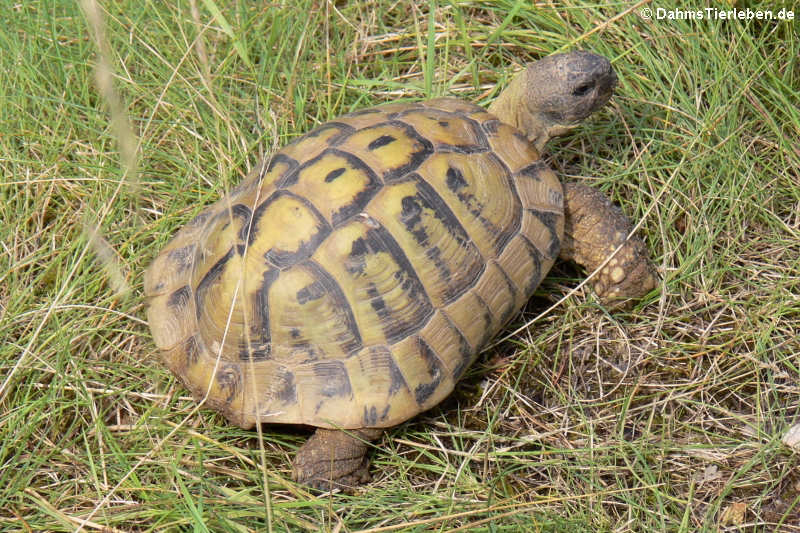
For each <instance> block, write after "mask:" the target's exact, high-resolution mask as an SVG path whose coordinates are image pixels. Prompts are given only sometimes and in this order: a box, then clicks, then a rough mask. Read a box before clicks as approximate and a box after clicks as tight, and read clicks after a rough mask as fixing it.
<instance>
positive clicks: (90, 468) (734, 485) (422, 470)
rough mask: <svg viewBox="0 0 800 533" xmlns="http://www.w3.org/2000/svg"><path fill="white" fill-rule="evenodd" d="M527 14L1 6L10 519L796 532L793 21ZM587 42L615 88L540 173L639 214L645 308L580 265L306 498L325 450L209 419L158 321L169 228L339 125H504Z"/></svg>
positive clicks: (799, 78) (2, 422)
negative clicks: (648, 283)
mask: <svg viewBox="0 0 800 533" xmlns="http://www.w3.org/2000/svg"><path fill="white" fill-rule="evenodd" d="M731 3H734V4H735V3H736V2H727V3H726V5H727V4H731ZM531 6H532V3H529V2H512V1H510V0H494V1H491V2H490V1H452V2H445V1H440V2H433V1H431V2H426V3H424V5H423V4H422V3H419V2H407V1H405V0H399V1H388V0H374V1H371V2H363V3H347V2H333V1H330V2H323V1H314V2H312V1H308V0H301V1H298V2H274V3H261V2H246V1H230V2H222V1H221V0H204V1H203V2H195V1H194V0H190V1H188V2H163V3H162V2H157V3H137V2H127V1H122V2H100V3H99V5H97V4H96V3H95V2H94V1H92V0H86V1H84V2H81V3H72V2H60V1H57V0H49V1H48V0H40V1H30V2H6V3H5V4H4V5H3V6H2V7H3V9H0V20H2V22H3V24H2V26H1V27H0V48H2V51H3V53H2V54H0V95H1V96H2V105H1V106H0V169H1V170H2V174H1V176H2V177H1V178H0V221H2V222H0V339H3V342H2V343H0V529H2V530H3V531H75V530H78V529H80V530H103V531H151V530H152V531H183V530H190V529H194V530H197V531H265V530H272V531H289V530H291V531H363V530H366V531H376V532H377V531H400V530H403V531H412V530H413V531H422V530H429V529H435V530H441V531H444V530H447V531H453V530H470V531H571V532H576V531H615V532H624V531H753V532H755V531H787V532H791V531H800V503H799V502H800V474H798V471H799V469H798V463H799V462H800V458H799V456H798V451H797V450H796V449H793V448H792V447H791V446H789V445H787V444H785V443H783V442H782V441H781V438H782V437H783V436H784V435H786V434H787V432H788V431H789V428H790V427H791V426H793V425H795V424H798V423H800V384H799V383H800V379H799V378H800V357H799V355H800V341H798V336H797V332H798V331H800V259H798V258H799V257H800V215H798V213H800V185H798V184H800V149H798V144H797V139H798V138H800V115H798V112H797V101H798V97H799V96H800V66H799V63H798V57H800V39H798V33H797V30H798V23H797V18H798V17H800V12H797V10H796V11H795V13H794V17H795V20H794V21H787V20H781V19H777V18H775V19H773V20H763V19H757V18H751V19H749V20H748V19H747V18H745V19H739V18H733V19H731V18H728V19H721V18H719V17H716V18H715V17H712V18H708V17H706V18H704V19H700V20H698V19H697V18H696V17H695V18H694V20H680V19H676V17H672V18H671V19H670V18H662V19H659V18H658V11H657V8H659V7H663V6H660V5H654V4H652V3H649V2H647V1H642V2H637V3H630V2H622V3H618V4H613V5H611V6H609V7H598V4H597V3H596V2H577V1H567V2H563V3H557V4H550V3H548V4H547V5H546V6H543V7H542V6H539V7H531ZM789 7H790V4H788V3H787V8H785V10H784V17H785V16H786V13H785V11H786V9H789ZM728 9H729V10H730V9H732V8H730V7H729V8H728ZM739 9H749V10H751V11H754V10H759V11H762V12H763V11H765V10H768V9H771V10H772V11H773V13H772V14H773V16H776V17H777V16H778V15H779V10H780V8H775V7H773V6H772V5H771V3H764V4H763V5H762V7H761V8H759V7H756V6H754V5H750V6H749V7H748V8H742V7H741V6H739ZM647 10H650V11H647ZM684 13H685V12H684ZM687 16H688V15H687ZM743 16H744V17H747V12H746V11H744V15H743ZM648 17H649V18H648ZM683 18H684V19H685V18H686V17H683ZM573 49H585V50H589V51H592V52H594V53H598V54H602V55H604V56H606V57H608V58H609V59H611V61H612V63H613V65H614V68H615V69H616V71H617V73H618V75H619V77H620V84H619V87H618V89H617V94H616V96H615V97H614V99H613V100H612V103H611V105H610V106H608V107H607V108H606V109H605V110H603V111H601V112H600V113H598V114H597V115H596V116H594V117H593V118H592V119H591V120H589V121H588V122H587V123H586V124H584V125H582V126H580V127H579V128H577V129H576V130H575V131H574V132H572V133H570V134H569V135H567V136H566V137H563V138H561V139H558V140H557V141H555V142H553V143H551V145H550V146H549V152H548V154H547V156H546V160H547V162H548V163H549V164H550V165H551V166H552V168H553V169H555V170H556V171H557V173H558V174H559V175H560V176H561V177H563V179H564V180H566V181H580V182H585V183H589V184H592V185H594V186H597V187H599V188H600V189H602V190H603V191H605V192H606V193H607V194H608V195H609V196H610V197H611V198H613V199H614V201H615V202H617V203H618V204H619V205H620V206H621V207H622V208H623V209H624V210H625V212H626V213H628V215H629V216H630V217H631V219H632V220H633V221H634V222H635V223H637V224H638V225H639V234H640V235H641V236H642V237H643V238H644V239H645V241H646V243H647V246H648V248H649V250H650V251H651V253H652V255H653V257H654V260H655V263H656V265H657V268H658V272H659V276H660V277H661V283H660V285H659V287H658V288H657V289H656V290H655V291H653V292H652V293H651V294H650V295H648V296H647V297H646V298H645V299H644V300H643V301H641V302H640V303H638V304H637V305H636V306H635V307H633V308H632V309H630V310H628V311H623V312H619V311H614V312H609V311H608V310H607V309H605V308H603V307H602V306H601V305H600V304H599V303H598V302H597V300H596V298H595V297H594V295H593V294H592V293H591V291H590V290H589V289H588V286H583V287H580V288H578V289H577V290H575V288H576V287H577V286H578V283H579V282H580V281H581V280H582V279H583V273H582V272H580V271H578V270H577V269H575V267H573V266H570V265H560V266H558V267H557V268H556V269H554V271H553V272H552V273H551V275H550V276H549V277H548V278H547V280H546V281H545V283H544V284H543V285H542V286H541V287H540V289H539V291H538V292H537V294H536V295H535V296H534V298H532V299H531V301H530V303H529V304H528V306H527V307H526V309H525V311H524V312H523V313H522V314H521V315H520V316H518V317H516V318H515V319H514V320H513V321H512V322H511V323H510V324H509V326H508V328H507V330H506V331H505V332H504V333H503V334H502V335H501V336H500V337H499V338H498V340H497V342H495V343H493V344H492V345H491V346H490V347H489V348H488V349H487V350H486V351H485V352H484V353H483V354H482V355H481V357H480V358H479V360H478V362H477V363H476V364H475V365H474V366H473V368H472V369H471V370H470V371H469V373H468V375H467V376H466V378H465V379H464V381H463V383H462V384H461V386H459V387H458V389H457V390H456V392H455V393H454V394H453V395H452V396H451V397H450V398H448V400H447V401H445V402H444V403H442V404H441V405H440V406H439V407H437V408H435V409H433V410H431V411H429V412H427V413H424V414H423V415H421V416H419V417H417V418H415V419H413V420H411V421H409V422H408V423H406V424H403V425H402V426H400V427H397V428H394V429H392V430H391V431H389V432H388V433H387V434H386V436H385V437H384V438H383V439H382V440H381V441H379V442H377V443H376V445H375V449H374V450H373V452H372V458H373V466H372V470H371V471H372V481H371V482H370V483H369V484H368V485H366V486H364V487H363V488H361V489H358V490H356V491H355V492H354V493H353V494H342V493H338V492H337V493H334V494H328V495H325V496H322V497H314V496H312V495H310V494H309V493H308V492H307V491H306V489H305V488H303V487H301V486H298V485H295V484H294V483H293V482H292V481H291V470H290V468H291V467H290V461H291V458H292V457H293V454H294V452H295V451H296V449H297V448H298V447H299V446H300V445H301V444H302V442H303V440H304V439H305V437H306V436H307V434H308V433H307V431H304V430H303V429H298V428H291V427H285V426H264V427H263V428H262V430H261V431H244V430H240V429H237V428H235V427H232V426H230V425H229V424H227V423H226V422H225V421H224V420H223V419H222V418H221V417H220V416H219V415H217V414H215V413H213V412H210V411H207V410H204V409H200V410H197V409H196V404H195V402H194V401H193V400H192V399H191V397H189V395H188V393H187V392H186V390H185V389H184V388H183V387H182V386H181V385H180V384H179V383H178V382H177V381H176V380H175V379H174V378H173V377H172V376H171V375H170V374H169V372H168V371H166V370H165V369H164V367H163V366H161V365H160V363H159V361H158V356H157V350H156V349H155V346H154V344H153V342H152V339H151V337H150V333H149V331H148V329H147V326H146V324H145V321H144V308H143V298H142V273H143V271H144V269H145V268H146V266H147V265H148V264H149V262H150V261H151V260H152V258H153V257H154V256H155V254H156V253H157V251H158V249H159V248H160V247H161V246H163V244H164V243H165V242H166V240H167V239H168V238H169V235H170V234H171V233H172V232H174V231H175V230H176V229H177V228H179V227H180V226H181V225H182V224H184V223H185V222H187V221H188V220H190V219H191V218H192V216H193V215H195V214H196V213H198V212H199V211H200V210H201V209H202V207H203V206H204V205H208V204H209V203H211V202H213V201H215V200H216V199H217V198H219V196H220V195H221V194H223V193H224V192H225V191H228V190H230V189H231V188H232V187H234V186H235V185H236V184H238V183H239V181H240V180H241V178H242V177H243V176H244V175H245V174H246V173H247V172H248V171H249V169H250V168H252V167H253V166H254V165H255V164H256V163H257V162H258V160H259V159H260V158H261V157H262V156H263V155H264V154H266V153H269V152H270V151H272V150H273V149H274V148H275V147H278V146H280V145H282V144H285V143H286V142H288V141H290V140H291V139H293V138H295V137H296V136H297V135H300V134H302V133H303V132H305V131H308V130H310V129H311V128H313V127H314V126H315V125H317V124H319V123H321V122H324V121H326V120H328V119H330V118H333V117H335V116H337V115H338V114H341V113H343V112H348V111H351V110H355V109H359V108H363V107H367V106H370V105H374V104H380V103H384V102H390V101H397V100H400V99H404V100H410V99H420V98H426V97H436V96H443V95H450V96H458V97H462V98H465V99H468V100H470V101H474V102H477V103H479V104H481V105H487V104H488V103H489V102H490V101H491V100H492V99H493V98H494V97H495V96H496V94H497V90H496V88H495V87H496V85H497V84H500V85H502V84H503V83H505V82H506V81H507V80H508V78H509V76H511V75H512V74H513V73H514V72H516V71H517V70H519V69H520V68H521V67H522V65H523V64H524V63H525V62H526V61H530V60H534V59H537V58H539V57H543V56H545V55H548V54H551V53H556V52H559V51H565V50H573ZM565 295H568V296H567V297H566V298H564V299H563V300H562V297H564V296H565Z"/></svg>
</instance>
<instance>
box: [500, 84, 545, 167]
mask: <svg viewBox="0 0 800 533" xmlns="http://www.w3.org/2000/svg"><path fill="white" fill-rule="evenodd" d="M528 92H529V89H528V86H527V69H526V70H523V71H522V72H520V73H518V74H517V75H516V76H514V78H513V79H512V80H511V83H509V84H508V87H506V88H505V89H503V90H502V91H501V92H500V94H499V95H497V98H496V99H495V101H494V102H492V103H491V105H490V106H489V113H491V114H493V115H494V116H496V117H497V118H498V119H500V122H503V123H505V124H508V125H509V126H514V127H515V128H517V129H518V130H520V131H521V132H522V133H524V134H525V136H526V137H528V140H529V141H530V142H531V144H533V146H534V147H535V148H536V150H537V151H539V152H540V153H541V151H542V149H543V148H544V145H545V143H546V142H547V141H548V140H549V139H550V135H549V128H548V127H547V125H546V124H544V123H543V122H542V120H541V117H540V116H538V114H535V113H531V112H530V110H528V106H527V105H526V103H525V100H526V96H527V94H528Z"/></svg>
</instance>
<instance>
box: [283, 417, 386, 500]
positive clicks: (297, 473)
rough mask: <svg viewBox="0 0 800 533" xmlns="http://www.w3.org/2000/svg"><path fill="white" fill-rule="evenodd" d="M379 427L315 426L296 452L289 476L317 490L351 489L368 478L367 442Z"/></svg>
mask: <svg viewBox="0 0 800 533" xmlns="http://www.w3.org/2000/svg"><path fill="white" fill-rule="evenodd" d="M382 433H383V430H380V429H359V430H336V429H324V428H318V429H317V430H316V432H314V434H313V435H312V436H311V437H310V438H309V439H308V440H307V441H306V443H305V444H303V446H301V447H300V449H299V450H298V451H297V455H296V456H295V459H294V462H293V463H292V479H294V480H295V481H298V482H300V483H303V484H304V485H309V486H311V487H313V488H315V489H318V490H326V491H327V490H331V489H334V488H343V489H346V488H352V487H355V486H356V485H360V484H362V483H366V482H367V481H369V460H368V458H367V450H368V448H369V442H370V441H373V440H376V439H378V438H379V437H380V436H381V434H382Z"/></svg>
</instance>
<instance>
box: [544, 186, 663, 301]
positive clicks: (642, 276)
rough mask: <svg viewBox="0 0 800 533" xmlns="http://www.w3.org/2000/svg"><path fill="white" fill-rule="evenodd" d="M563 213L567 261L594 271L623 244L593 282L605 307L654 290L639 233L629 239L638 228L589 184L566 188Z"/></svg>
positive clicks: (652, 274) (652, 273)
mask: <svg viewBox="0 0 800 533" xmlns="http://www.w3.org/2000/svg"><path fill="white" fill-rule="evenodd" d="M564 214H565V221H564V240H563V242H562V243H561V252H560V253H559V257H561V258H562V259H566V260H570V261H575V262H576V263H578V264H579V265H581V266H583V267H584V268H585V269H586V271H587V272H589V273H591V272H594V270H595V269H597V268H598V267H599V266H600V265H602V264H603V262H605V260H606V259H607V258H608V257H609V256H610V255H611V254H613V253H614V250H616V249H617V247H618V246H620V245H622V248H620V250H619V251H618V252H617V253H616V255H614V257H613V258H612V259H611V260H610V261H609V262H608V263H606V265H605V266H604V267H603V268H602V269H601V270H600V271H599V272H598V273H597V274H596V276H595V277H594V278H593V280H592V286H593V287H594V290H595V292H596V293H597V295H598V296H599V297H600V300H601V301H602V302H603V303H604V304H606V305H609V306H611V307H614V306H618V305H620V304H622V303H624V302H623V301H624V300H628V299H631V298H641V297H642V296H644V295H645V294H647V293H648V292H650V291H651V290H652V289H653V288H655V286H656V280H657V278H656V273H655V269H654V268H653V265H652V263H651V262H650V259H649V258H648V253H647V248H646V247H645V245H644V242H642V240H641V239H640V238H639V237H637V236H635V235H633V236H631V238H630V239H628V240H627V241H626V240H625V238H626V237H627V236H628V234H629V233H630V232H631V230H632V229H633V227H632V226H631V223H630V221H629V220H628V218H627V217H626V216H625V215H624V214H622V211H621V210H620V209H619V208H618V207H617V206H615V205H613V204H612V203H611V201H609V199H608V198H606V197H605V196H604V195H603V193H601V192H600V191H598V190H597V189H593V188H592V187H588V186H586V185H580V184H576V183H568V184H566V185H564Z"/></svg>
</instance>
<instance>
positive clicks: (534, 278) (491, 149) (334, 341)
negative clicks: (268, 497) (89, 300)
mask: <svg viewBox="0 0 800 533" xmlns="http://www.w3.org/2000/svg"><path fill="white" fill-rule="evenodd" d="M563 227H564V217H563V191H562V188H561V184H560V183H559V182H558V180H557V178H556V176H555V175H554V173H553V172H552V171H551V170H549V169H548V168H547V167H546V166H545V165H544V164H543V163H542V162H541V161H540V159H539V154H538V153H537V152H536V150H535V149H534V148H533V147H532V145H531V144H530V143H529V142H528V141H527V139H526V138H525V136H524V135H523V134H522V133H520V132H519V131H517V130H516V129H515V128H513V127H511V126H509V125H506V124H503V123H501V122H500V121H499V120H497V118H495V117H494V116H493V115H491V114H490V113H488V112H487V111H485V110H484V109H482V108H480V107H478V106H475V105H473V104H469V103H466V102H462V101H460V100H456V99H449V98H442V99H437V100H431V101H427V102H423V103H418V104H404V103H403V104H389V105H385V106H381V107H376V108H372V109H367V110H364V111H358V112H355V113H351V114H349V115H345V116H342V117H340V118H338V119H336V120H334V121H332V122H328V123H326V124H324V125H322V126H320V127H318V128H317V129H315V130H314V131H312V132H311V133H309V134H307V135H305V136H303V137H301V138H299V139H297V140H296V141H294V142H292V143H291V144H289V145H288V146H286V147H284V148H283V149H282V150H280V151H279V152H277V153H276V154H275V155H273V156H272V157H271V158H270V159H269V160H268V161H267V162H265V163H262V164H261V165H260V166H259V167H258V168H256V169H255V170H254V171H253V173H251V175H250V176H249V177H248V178H247V179H246V180H245V181H244V182H243V183H242V184H241V185H240V186H238V187H237V188H236V189H234V190H233V191H231V193H230V194H229V195H228V196H226V197H224V198H222V199H221V200H220V201H218V202H217V203H215V204H214V205H212V206H210V207H208V208H207V209H206V210H204V211H203V212H201V213H200V214H199V215H198V216H197V217H195V218H194V219H193V220H192V221H191V222H189V223H188V224H187V225H186V226H185V227H183V228H182V229H181V230H180V231H179V232H178V233H177V234H176V235H175V236H174V237H173V238H172V240H171V241H170V242H169V243H168V244H167V245H166V247H165V248H164V249H163V250H162V251H161V253H160V254H159V255H158V257H156V259H155V260H154V261H153V264H152V265H151V266H150V268H149V269H148V271H147V273H146V275H145V294H146V297H147V304H148V311H147V316H148V321H149V324H150V328H151V330H152V333H153V338H154V340H155V344H156V345H157V346H158V348H159V349H160V351H161V356H162V359H163V361H164V362H165V364H166V366H168V367H169V368H170V370H172V372H173V373H174V374H175V375H176V376H178V378H179V379H180V380H181V381H182V382H183V383H184V384H185V385H186V387H187V388H188V389H189V390H190V391H191V392H192V393H193V395H194V396H195V397H196V398H198V399H202V398H205V400H206V401H205V404H204V405H206V406H209V407H212V408H214V409H217V410H218V411H220V412H221V413H222V414H224V415H225V417H227V418H228V419H229V420H230V421H231V422H233V423H235V424H238V425H240V426H242V427H245V428H249V427H252V426H253V425H254V424H256V423H259V422H277V423H297V424H307V425H313V426H319V427H328V428H345V429H347V428H351V429H353V428H366V427H389V426H393V425H396V424H398V423H400V422H403V421H405V420H407V419H409V418H411V417H412V416H414V415H416V414H417V413H419V412H421V411H423V410H425V409H428V408H430V407H432V406H433V405H435V404H436V403H438V402H440V401H441V400H442V399H443V398H444V397H445V396H447V395H448V394H449V393H450V391H452V389H453V387H454V385H455V383H456V382H457V380H458V379H459V378H460V377H461V375H462V374H463V373H464V371H465V369H466V368H467V367H468V366H469V364H470V363H471V362H472V361H473V359H474V357H475V354H476V353H477V352H478V351H479V350H480V349H481V347H482V346H483V345H484V344H485V343H486V341H488V340H489V339H490V338H491V337H492V336H493V335H494V334H495V333H497V332H498V330H499V329H500V328H501V327H502V326H503V324H504V323H505V322H506V321H507V320H508V319H509V318H511V317H512V316H513V315H514V314H515V313H516V312H518V311H519V309H520V308H521V307H522V306H523V305H524V304H525V302H526V301H527V299H528V298H529V296H530V295H531V294H532V292H533V291H534V289H535V288H536V287H537V285H538V284H539V282H540V281H541V279H542V277H543V276H544V275H545V274H546V273H547V271H548V270H549V269H550V267H551V266H552V264H553V261H554V259H555V257H556V256H557V255H558V251H559V245H560V240H561V238H562V235H563Z"/></svg>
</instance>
